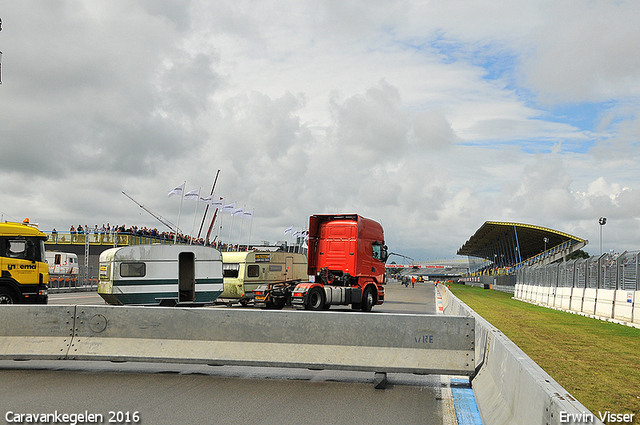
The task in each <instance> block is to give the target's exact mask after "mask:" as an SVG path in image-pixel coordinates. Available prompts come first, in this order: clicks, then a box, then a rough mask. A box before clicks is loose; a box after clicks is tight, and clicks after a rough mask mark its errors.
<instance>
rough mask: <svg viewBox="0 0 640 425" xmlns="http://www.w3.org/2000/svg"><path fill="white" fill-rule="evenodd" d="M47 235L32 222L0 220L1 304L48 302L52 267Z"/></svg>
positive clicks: (26, 220)
mask: <svg viewBox="0 0 640 425" xmlns="http://www.w3.org/2000/svg"><path fill="white" fill-rule="evenodd" d="M45 240H47V235H46V234H44V233H43V232H41V231H40V230H38V229H37V228H36V227H34V226H31V225H29V220H28V219H25V220H24V222H23V223H22V224H20V223H11V222H4V223H0V271H1V274H0V304H18V303H24V304H46V303H47V301H48V298H49V291H48V288H47V284H48V283H49V266H48V264H47V262H46V259H45V249H44V241H45Z"/></svg>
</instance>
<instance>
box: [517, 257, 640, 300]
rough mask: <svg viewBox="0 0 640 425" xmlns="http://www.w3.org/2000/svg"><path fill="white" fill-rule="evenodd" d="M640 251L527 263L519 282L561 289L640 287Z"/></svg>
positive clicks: (520, 271)
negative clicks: (545, 262) (544, 263)
mask: <svg viewBox="0 0 640 425" xmlns="http://www.w3.org/2000/svg"><path fill="white" fill-rule="evenodd" d="M638 254H640V251H631V252H623V253H622V254H603V255H601V256H599V257H597V256H593V257H590V258H583V259H579V260H571V261H565V262H561V263H553V264H546V265H535V266H526V267H523V268H521V269H520V270H518V271H517V272H516V282H515V283H516V284H523V285H536V286H543V287H559V288H591V289H615V290H618V289H621V290H627V291H638V290H640V281H639V277H640V263H639V261H638V260H639V258H638V257H639V255H638Z"/></svg>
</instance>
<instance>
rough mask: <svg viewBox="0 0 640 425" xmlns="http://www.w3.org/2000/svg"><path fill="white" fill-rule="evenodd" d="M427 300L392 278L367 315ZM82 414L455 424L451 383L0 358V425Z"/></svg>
mask: <svg viewBox="0 0 640 425" xmlns="http://www.w3.org/2000/svg"><path fill="white" fill-rule="evenodd" d="M434 294H435V291H434V287H433V285H432V284H429V283H427V284H422V283H418V284H416V287H415V288H411V286H409V287H408V288H406V287H404V286H402V285H400V284H399V283H398V282H395V281H392V282H390V283H389V284H388V285H387V300H386V301H385V303H384V304H383V305H381V306H376V307H374V310H373V312H372V313H366V314H380V313H407V314H435V311H436V307H435V296H434ZM50 303H51V304H103V302H102V300H101V299H100V298H99V297H98V296H97V295H96V294H94V293H67V294H53V295H51V296H50ZM218 308H220V307H218ZM221 308H228V307H221ZM238 308H239V307H238ZM334 309H335V310H345V311H346V310H349V311H350V309H346V308H345V309H342V308H332V309H331V311H333V310H334ZM363 314H365V313H363ZM11 412H12V413H11ZM85 412H86V413H88V414H94V415H96V417H95V418H93V419H96V420H93V421H86V420H85V421H84V422H80V421H78V423H103V424H107V423H140V424H243V425H244V424H247V423H255V424H363V423H371V424H381V423H385V424H386V423H391V424H443V423H444V424H455V423H456V422H455V421H456V419H455V412H454V409H453V401H452V396H451V389H450V387H449V377H441V376H418V375H410V374H389V375H388V385H387V388H386V389H384V390H379V389H375V388H374V385H373V374H372V373H364V372H342V371H326V370H322V371H314V370H306V369H279V368H251V367H231V366H201V365H175V364H146V363H145V364H141V363H109V362H79V361H29V362H15V361H0V414H2V417H1V419H0V423H17V422H15V418H18V417H17V416H15V414H22V413H25V414H26V413H45V414H55V413H57V414H58V416H57V417H55V416H53V419H54V420H57V418H60V419H62V418H63V417H62V416H60V415H63V414H68V415H72V414H84V413H85ZM134 413H136V415H135V416H134ZM12 415H13V416H12ZM97 415H101V417H99V416H97ZM127 418H128V419H129V421H127V420H126V419H127ZM134 418H136V419H138V421H137V422H136V421H134ZM110 419H114V420H115V422H110ZM118 419H123V420H122V421H118ZM19 423H26V421H25V420H24V419H23V420H22V422H19ZM51 423H72V422H71V421H62V420H60V421H59V422H51Z"/></svg>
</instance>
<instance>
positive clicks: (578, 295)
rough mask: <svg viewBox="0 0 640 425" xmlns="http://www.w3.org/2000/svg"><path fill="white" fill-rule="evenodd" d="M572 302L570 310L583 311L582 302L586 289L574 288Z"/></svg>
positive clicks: (570, 302)
mask: <svg viewBox="0 0 640 425" xmlns="http://www.w3.org/2000/svg"><path fill="white" fill-rule="evenodd" d="M572 289H573V290H572V291H571V301H569V310H571V311H578V312H580V311H582V300H583V298H584V288H572Z"/></svg>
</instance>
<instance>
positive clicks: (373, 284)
mask: <svg viewBox="0 0 640 425" xmlns="http://www.w3.org/2000/svg"><path fill="white" fill-rule="evenodd" d="M387 257H388V253H387V247H386V245H385V243H384V231H383V229H382V226H381V225H380V224H379V223H377V222H375V221H373V220H371V219H368V218H364V217H361V216H359V215H358V214H315V215H312V216H311V217H310V218H309V248H308V253H307V272H308V274H309V277H310V280H312V281H311V282H309V283H302V284H300V285H298V286H297V287H296V288H295V289H294V291H293V296H292V304H293V306H294V307H296V308H305V309H309V310H320V309H327V308H329V307H330V306H331V305H349V304H350V305H351V306H352V308H354V309H361V310H363V311H370V310H371V308H372V307H373V306H374V305H380V304H382V303H383V302H384V295H385V291H384V284H385V262H386V260H387Z"/></svg>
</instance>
